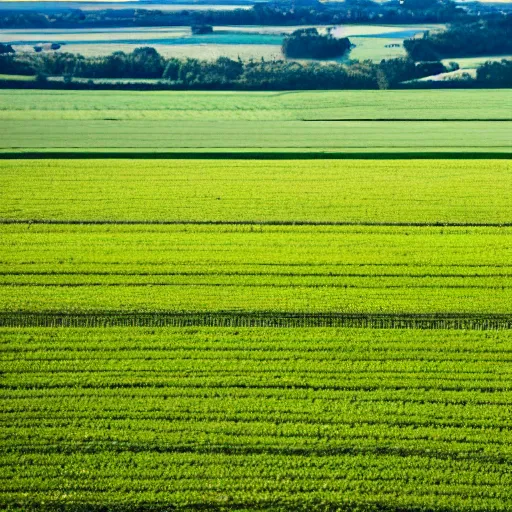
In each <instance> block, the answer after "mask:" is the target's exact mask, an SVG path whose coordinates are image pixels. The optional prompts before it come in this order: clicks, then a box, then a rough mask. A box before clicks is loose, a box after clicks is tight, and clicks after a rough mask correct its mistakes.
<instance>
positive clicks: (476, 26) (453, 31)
mask: <svg viewBox="0 0 512 512" xmlns="http://www.w3.org/2000/svg"><path fill="white" fill-rule="evenodd" d="M404 47H405V49H406V50H407V53H408V54H409V56H410V57H411V58H412V59H414V60H439V59H444V58H453V57H476V56H481V55H484V56H485V55H505V54H510V53H512V15H508V16H507V15H506V16H503V17H501V18H498V19H493V20H480V21H478V22H476V23H469V24H468V23H462V24H454V25H451V26H450V27H449V28H448V29H447V30H445V31H443V32H435V33H432V34H430V33H428V32H427V33H425V34H424V36H423V38H418V39H407V40H405V41H404Z"/></svg>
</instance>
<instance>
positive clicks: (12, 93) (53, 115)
mask: <svg viewBox="0 0 512 512" xmlns="http://www.w3.org/2000/svg"><path fill="white" fill-rule="evenodd" d="M511 112H512V94H510V91H508V90H505V89H503V90H444V91H407V90H404V91H298V92H192V91H186V92H150V91H142V92H134V91H37V90H31V91H21V90H0V119H2V121H3V122H5V121H45V122H46V121H52V120H69V121H87V120H89V121H92V120H97V121H103V120H107V119H116V120H120V121H137V120H138V121H144V120H147V121H199V122H203V121H237V120H238V121H302V120H304V119H312V120H314V119H334V120H339V119H352V120H355V119H361V120H365V119H369V120H371V119H389V120H393V119H410V120H414V119H431V120H451V119H466V120H468V121H470V120H487V119H501V120H509V121H510V120H512V114H511Z"/></svg>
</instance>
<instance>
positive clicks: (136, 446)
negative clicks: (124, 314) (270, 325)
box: [0, 328, 512, 512]
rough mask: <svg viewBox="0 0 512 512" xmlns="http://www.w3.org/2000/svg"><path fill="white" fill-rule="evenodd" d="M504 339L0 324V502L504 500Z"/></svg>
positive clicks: (511, 345)
mask: <svg viewBox="0 0 512 512" xmlns="http://www.w3.org/2000/svg"><path fill="white" fill-rule="evenodd" d="M511 361H512V334H511V333H509V332H501V333H489V332H487V333H479V332H475V331H467V332H465V331H456V332H455V331H454V332H449V331H420V330H416V331H388V330H350V329H286V330H276V329H236V330H235V329H205V328H203V329H157V330H153V329H79V330H73V329H65V330H63V329H41V330H37V329H19V328H18V329H0V371H1V372H2V374H1V375H2V378H1V381H0V397H1V402H2V410H3V414H2V416H1V417H0V422H1V423H2V428H1V430H0V445H1V446H2V452H3V457H2V465H1V474H2V479H1V480H0V482H1V483H0V485H1V488H2V492H1V493H0V506H2V508H4V509H9V508H13V509H14V508H18V509H23V510H32V509H38V510H69V511H71V510H73V511H77V510H80V511H93V512H99V511H100V510H107V509H108V510H115V511H126V512H127V511H131V510H133V511H135V510H138V511H140V510H153V511H158V512H163V511H164V510H165V511H167V510H170V509H180V510H255V509H264V510H289V511H292V510H293V511H295V510H334V509H336V510H342V511H353V510H364V511H386V512H391V511H394V512H397V511H399V510H407V511H414V512H420V511H426V510H429V511H433V512H436V511H438V512H466V511H467V512H470V511H471V512H477V511H478V512H484V511H485V512H488V511H491V510H492V511H503V512H505V511H508V510H510V509H511V508H512V491H511V489H512V475H511V473H510V464H511V463H512V449H511V446H512V421H511V416H510V409H511V407H512V384H511V383H512V379H511V377H512V375H511V368H512V366H511V364H510V363H511Z"/></svg>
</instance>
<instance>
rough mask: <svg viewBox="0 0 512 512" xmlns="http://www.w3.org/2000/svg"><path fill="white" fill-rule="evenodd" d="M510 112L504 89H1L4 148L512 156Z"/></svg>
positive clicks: (18, 150)
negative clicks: (229, 90)
mask: <svg viewBox="0 0 512 512" xmlns="http://www.w3.org/2000/svg"><path fill="white" fill-rule="evenodd" d="M510 111H512V103H511V100H510V95H509V94H508V92H507V91H505V90H503V91H492V90H490V91H334V92H333V91H329V92H322V91H318V92H296V93H282V92H281V93H262V92H259V93H243V92H242V93H238V92H236V93H233V92H212V93H205V92H202V93H197V92H156V93H145V92H132V93H129V92H127V93H124V92H123V93H119V92H115V93H114V92H103V91H97V92H90V91H89V92H73V91H68V92H66V91H44V92H41V91H0V113H1V116H2V119H3V121H2V126H1V135H2V136H1V138H0V153H30V152H37V153H41V152H55V151H57V152H59V151H60V152H68V153H79V154H85V156H87V155H86V153H87V152H89V153H90V152H100V153H101V152H104V153H105V154H107V155H108V154H109V153H118V152H128V153H145V154H149V155H151V154H152V153H159V152H160V153H161V152H164V153H166V152H168V153H177V154H178V155H179V154H182V155H185V154H190V153H193V152H201V151H203V152H205V151H206V152H217V153H220V154H222V153H232V152H235V153H236V152H242V153H244V152H245V153H247V152H248V153H256V154H258V153H272V154H274V156H275V154H276V152H277V153H279V152H282V153H285V154H286V153H288V154H292V155H293V154H304V153H314V154H321V153H325V152H327V153H356V154H357V153H371V152H376V153H432V152H433V153H443V152H447V153H457V154H461V153H462V154H464V153H483V154H486V153H487V154H495V153H502V154H503V153H505V154H508V153H510V133H511V132H512V118H511V116H510ZM496 120H499V121H500V122H497V121H496Z"/></svg>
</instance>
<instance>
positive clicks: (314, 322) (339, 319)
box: [0, 311, 512, 330]
mask: <svg viewBox="0 0 512 512" xmlns="http://www.w3.org/2000/svg"><path fill="white" fill-rule="evenodd" d="M0 327H281V328H286V327H355V328H371V329H425V330H427V329H466V330H508V329H512V313H511V314H500V315H498V314H483V313H482V314H464V313H439V314H435V313H432V314H421V313H396V314H395V313H343V312H324V313H301V312H272V311H253V312H250V311H248V312H240V311H204V312H201V311H191V312H173V311H166V312H147V313H142V312H120V311H97V312H88V313H65V312H62V313H59V312H31V311H26V312H12V313H11V312H0Z"/></svg>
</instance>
